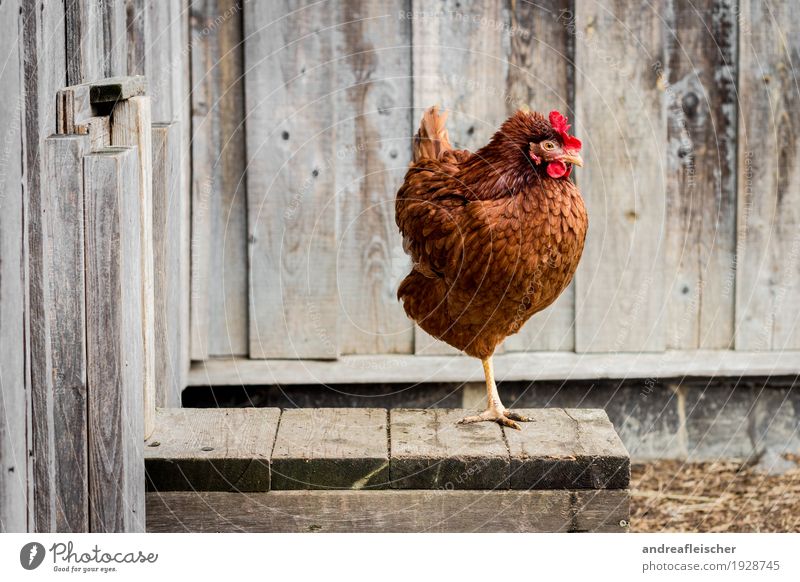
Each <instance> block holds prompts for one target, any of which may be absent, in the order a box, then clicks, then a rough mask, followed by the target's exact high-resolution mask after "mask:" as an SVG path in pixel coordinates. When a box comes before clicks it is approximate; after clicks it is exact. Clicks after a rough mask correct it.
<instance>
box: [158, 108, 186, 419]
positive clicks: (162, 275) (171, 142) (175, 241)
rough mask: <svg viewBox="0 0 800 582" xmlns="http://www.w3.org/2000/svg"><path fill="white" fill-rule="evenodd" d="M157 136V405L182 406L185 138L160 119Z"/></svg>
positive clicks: (175, 127) (183, 384)
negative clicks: (182, 168)
mask: <svg viewBox="0 0 800 582" xmlns="http://www.w3.org/2000/svg"><path fill="white" fill-rule="evenodd" d="M152 128H153V129H152V131H153V136H152V144H153V274H154V281H153V295H154V310H155V316H154V322H155V331H154V342H155V344H154V345H155V347H154V351H155V380H154V381H155V388H156V394H155V405H156V406H157V407H180V405H181V392H182V391H183V387H184V386H185V381H186V378H185V375H184V364H183V360H182V358H183V353H182V350H183V348H182V344H183V342H185V341H188V340H189V338H187V337H186V336H185V335H184V333H183V331H184V330H183V321H182V318H181V310H182V307H181V306H182V304H183V303H184V302H185V301H186V300H187V298H186V293H187V292H188V290H187V289H186V288H185V287H184V285H183V280H182V277H181V260H182V258H183V257H182V256H181V240H180V235H181V222H182V221H183V208H182V202H183V200H182V198H181V191H180V179H181V175H180V170H181V166H180V163H181V160H180V157H181V149H180V148H181V142H180V139H181V136H180V127H179V124H178V123H177V122H175V123H154V124H153V126H152Z"/></svg>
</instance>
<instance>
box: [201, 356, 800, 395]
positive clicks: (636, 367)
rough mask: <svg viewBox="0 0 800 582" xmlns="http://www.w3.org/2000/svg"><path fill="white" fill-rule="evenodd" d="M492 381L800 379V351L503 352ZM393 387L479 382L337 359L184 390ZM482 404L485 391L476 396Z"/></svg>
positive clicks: (446, 362)
mask: <svg viewBox="0 0 800 582" xmlns="http://www.w3.org/2000/svg"><path fill="white" fill-rule="evenodd" d="M494 363H495V377H496V378H497V380H498V381H513V380H524V381H532V380H565V379H566V380H581V379H583V380H589V379H599V378H670V377H684V376H687V377H690V376H696V377H697V376H742V377H744V376H780V375H796V374H798V373H800V351H797V350H788V351H783V352H781V351H773V352H734V351H730V350H685V351H680V350H669V351H666V352H663V353H662V352H653V353H631V352H620V353H614V354H603V353H599V354H575V353H571V352H557V353H552V352H530V353H507V354H500V355H499V356H495V358H494ZM371 382H375V383H384V382H390V383H396V382H419V383H423V382H481V383H483V370H481V368H480V366H465V365H464V362H463V361H462V360H459V359H457V358H452V357H450V356H428V357H424V358H420V357H415V356H403V355H395V356H392V355H387V356H382V355H375V356H342V357H341V358H340V359H339V360H338V361H336V362H323V361H314V360H301V361H288V360H267V361H259V360H246V359H229V360H209V361H207V362H201V363H196V364H195V365H194V366H193V367H192V370H191V371H190V374H189V385H190V386H209V385H211V386H233V385H264V384H265V383H268V384H287V385H291V384H347V383H357V384H369V383H371ZM483 398H485V390H484V393H483Z"/></svg>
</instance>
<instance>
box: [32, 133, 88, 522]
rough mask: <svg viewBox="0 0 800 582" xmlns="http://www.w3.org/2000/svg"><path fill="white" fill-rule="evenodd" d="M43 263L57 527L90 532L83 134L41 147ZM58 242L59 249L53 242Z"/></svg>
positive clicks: (55, 139) (41, 329)
mask: <svg viewBox="0 0 800 582" xmlns="http://www.w3.org/2000/svg"><path fill="white" fill-rule="evenodd" d="M44 146H45V149H44V152H43V153H44V163H45V167H44V169H45V172H44V177H45V181H44V182H43V183H42V219H41V220H42V222H41V224H42V237H43V240H42V242H41V243H40V244H42V246H43V254H42V259H43V263H44V269H43V271H44V277H45V285H46V289H45V294H44V298H45V301H44V308H45V310H46V318H45V321H44V322H41V327H39V325H37V326H36V330H35V332H32V333H43V334H44V335H45V338H46V339H45V341H46V342H47V344H48V348H47V349H48V352H49V365H50V369H49V373H50V376H51V377H50V379H49V381H48V390H49V391H50V393H49V394H48V395H47V405H48V416H50V415H52V417H51V418H50V419H49V421H50V422H51V423H52V425H51V426H52V433H51V435H52V439H53V443H52V446H53V449H52V451H53V454H52V457H51V458H50V459H49V461H48V462H50V463H52V464H53V469H52V475H53V487H54V493H55V495H56V499H55V511H56V522H55V527H56V528H57V529H58V530H60V531H87V530H88V526H89V522H88V503H89V500H88V487H87V441H86V439H87V422H88V419H87V408H86V398H87V394H86V390H87V388H86V369H87V361H86V328H85V322H86V317H85V287H84V285H85V280H84V232H83V224H84V204H83V172H82V159H81V158H82V156H83V155H84V153H85V152H87V151H88V149H89V138H88V137H87V136H52V137H49V138H47V139H46V140H45V143H44ZM54 241H58V244H54Z"/></svg>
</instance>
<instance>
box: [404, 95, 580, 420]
mask: <svg viewBox="0 0 800 582" xmlns="http://www.w3.org/2000/svg"><path fill="white" fill-rule="evenodd" d="M446 117H447V116H446V114H444V113H442V114H440V113H439V111H438V109H437V108H436V107H431V108H430V109H428V110H427V111H426V112H425V114H424V115H423V117H422V123H421V125H420V128H419V131H418V132H417V134H416V135H415V136H414V141H413V161H412V162H411V165H410V167H409V170H408V172H407V173H406V176H405V181H404V182H403V185H402V187H401V188H400V190H399V191H398V192H397V200H396V202H395V211H396V220H397V226H398V227H400V232H401V234H402V235H403V246H404V248H405V250H406V252H407V253H408V254H409V255H411V258H412V260H413V267H412V269H411V273H409V274H408V276H406V278H405V279H404V280H403V282H402V283H401V284H400V288H399V289H398V291H397V297H398V299H400V300H402V302H403V308H404V309H405V311H406V313H407V314H408V316H409V317H411V318H412V319H413V320H414V321H416V322H417V324H418V325H419V326H420V327H421V328H422V329H424V330H425V331H426V332H428V333H429V334H430V335H432V336H434V337H436V338H438V339H440V340H442V341H445V342H447V343H448V344H450V345H451V346H453V347H455V348H457V349H459V350H462V351H464V352H465V353H467V354H468V355H470V356H474V357H476V358H480V359H481V360H482V362H483V370H484V374H485V376H486V390H487V395H488V406H487V408H486V410H485V411H484V412H482V413H481V414H479V415H477V416H468V417H467V418H464V419H463V420H461V421H460V422H462V423H471V422H480V421H495V422H498V423H500V424H503V425H505V426H509V427H512V428H517V429H518V428H519V425H518V424H517V423H516V422H514V421H526V420H528V419H526V418H525V417H523V416H522V415H520V414H518V413H515V412H512V411H510V410H508V409H506V408H505V407H504V406H503V403H502V402H501V401H500V397H499V395H498V393H497V386H496V384H495V381H494V371H493V368H492V354H493V353H494V350H495V348H496V347H497V346H498V345H499V344H500V343H502V341H503V340H504V339H505V338H506V337H508V336H509V335H511V334H514V333H517V332H518V331H519V329H520V328H521V327H522V325H523V324H524V323H525V322H526V321H527V320H528V318H530V317H531V316H532V315H533V314H534V313H536V312H538V311H541V310H542V309H544V308H545V307H547V306H548V305H550V304H551V303H553V301H555V300H556V298H557V297H558V296H559V295H560V294H561V292H562V291H563V290H564V288H566V286H567V285H568V284H569V282H570V281H571V280H572V276H573V275H574V274H575V269H576V267H577V266H578V261H579V260H580V257H581V253H582V252H583V243H584V239H585V237H586V227H587V225H588V221H587V216H586V208H585V207H584V204H583V199H582V198H581V195H580V192H579V191H578V188H577V187H576V186H575V184H573V183H572V181H570V180H569V175H570V172H571V170H572V166H573V165H577V166H580V165H582V160H581V157H580V154H579V152H580V149H581V142H580V140H578V139H577V138H576V137H574V136H571V135H569V133H568V131H569V125H567V120H566V118H565V117H564V116H563V115H561V114H560V113H558V112H557V111H553V112H552V113H550V116H549V119H546V118H545V117H544V116H543V115H541V114H539V113H534V112H528V111H518V112H517V113H516V114H515V115H513V116H512V117H511V118H509V119H508V120H507V121H506V122H505V123H504V124H503V125H502V127H501V128H500V130H499V131H498V132H497V133H495V134H494V137H492V139H491V141H490V142H489V143H488V145H486V146H484V147H482V148H481V149H479V150H478V151H477V152H475V153H471V152H468V151H466V150H456V149H453V147H452V146H451V145H450V141H449V139H448V135H447V129H446V128H445V120H446Z"/></svg>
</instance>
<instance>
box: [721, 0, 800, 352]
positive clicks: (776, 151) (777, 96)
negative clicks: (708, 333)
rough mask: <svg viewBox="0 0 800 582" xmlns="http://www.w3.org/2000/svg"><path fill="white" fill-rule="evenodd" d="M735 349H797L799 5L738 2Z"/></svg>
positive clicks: (799, 337) (752, 0) (799, 335)
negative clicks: (796, 71)
mask: <svg viewBox="0 0 800 582" xmlns="http://www.w3.org/2000/svg"><path fill="white" fill-rule="evenodd" d="M740 12H741V20H740V35H739V39H740V42H739V47H740V48H739V111H740V115H741V117H740V120H739V123H740V125H739V152H738V154H739V157H738V161H739V165H738V176H739V179H738V193H739V199H738V215H737V216H738V220H737V222H738V240H737V253H736V258H737V261H736V267H737V271H736V349H738V350H791V349H797V348H800V324H798V317H800V315H798V314H800V228H799V227H800V156H799V154H798V148H800V135H799V134H798V131H800V130H798V128H799V127H800V102H799V101H798V91H797V80H796V77H795V73H794V69H795V66H796V61H797V58H796V57H797V53H798V50H800V5H798V4H797V3H796V2H781V3H774V2H765V1H763V0H741V5H740Z"/></svg>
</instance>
